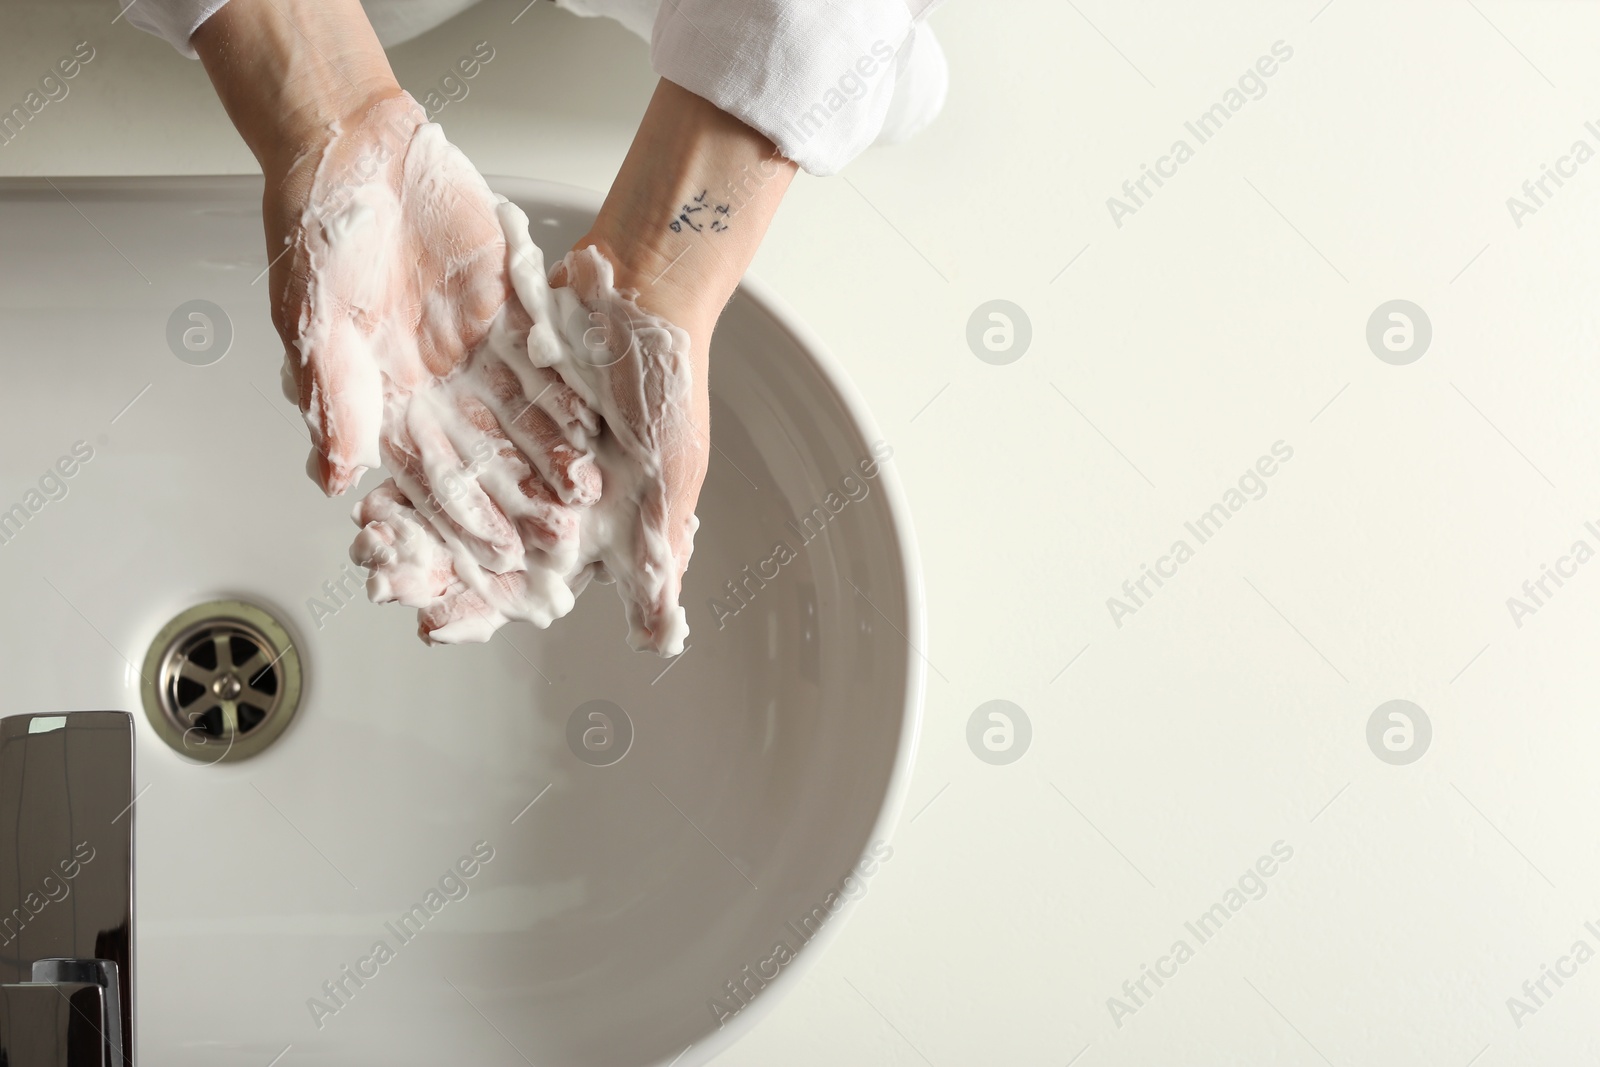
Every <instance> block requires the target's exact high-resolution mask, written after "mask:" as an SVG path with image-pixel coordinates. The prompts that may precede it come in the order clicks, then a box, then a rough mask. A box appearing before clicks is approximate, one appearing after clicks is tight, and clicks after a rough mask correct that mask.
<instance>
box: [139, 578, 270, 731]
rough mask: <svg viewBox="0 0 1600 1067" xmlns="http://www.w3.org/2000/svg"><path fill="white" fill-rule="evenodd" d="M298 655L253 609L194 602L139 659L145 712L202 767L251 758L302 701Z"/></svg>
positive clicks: (227, 603) (251, 606)
mask: <svg viewBox="0 0 1600 1067" xmlns="http://www.w3.org/2000/svg"><path fill="white" fill-rule="evenodd" d="M300 682H301V677H300V654H299V652H298V651H296V649H295V647H294V642H293V641H292V640H290V638H289V633H288V631H287V630H285V629H284V627H283V624H281V623H280V622H278V620H277V619H274V618H273V617H272V616H271V615H268V614H267V613H266V612H265V611H262V610H261V609H260V608H258V607H256V606H255V605H254V604H247V603H245V602H244V601H242V600H218V601H213V602H212V603H209V604H199V605H196V606H195V607H192V608H190V609H189V610H188V611H185V612H183V613H182V614H181V615H179V616H178V617H177V618H175V619H173V620H172V621H171V622H169V623H167V625H166V626H165V627H163V628H162V630H161V632H160V633H159V634H157V635H156V639H155V641H153V642H152V643H151V645H150V651H149V652H148V653H147V654H146V655H145V661H144V682H143V691H144V712H145V715H146V717H147V718H149V720H150V725H151V726H152V727H154V728H155V731H156V733H157V735H159V736H160V738H161V739H162V740H163V741H165V742H166V743H167V744H168V745H170V746H171V747H172V748H174V749H176V750H177V751H178V752H180V753H182V754H183V755H185V756H187V757H189V758H190V759H195V760H200V761H201V762H204V763H220V762H222V761H224V760H241V759H246V758H248V757H250V756H253V755H255V754H256V753H257V752H260V751H261V750H262V749H264V748H266V747H267V746H268V745H270V744H272V742H273V741H275V740H277V738H278V735H279V734H281V733H283V730H284V727H286V726H288V725H289V720H290V719H292V718H294V713H295V709H296V708H297V707H298V706H299V704H300Z"/></svg>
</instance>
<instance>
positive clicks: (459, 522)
mask: <svg viewBox="0 0 1600 1067" xmlns="http://www.w3.org/2000/svg"><path fill="white" fill-rule="evenodd" d="M436 402H437V403H440V404H448V403H450V400H449V398H441V397H431V396H423V395H418V396H415V397H413V398H412V400H411V403H410V405H409V407H408V409H407V411H406V415H405V426H406V430H407V431H408V432H409V439H410V441H411V443H412V444H413V446H414V447H415V450H416V451H415V459H414V461H411V462H408V463H407V465H406V467H407V472H408V473H413V474H414V473H415V472H417V470H418V468H420V474H421V481H422V482H423V484H425V485H426V486H427V489H428V492H427V495H426V497H425V501H424V503H425V506H421V507H420V510H422V511H424V513H425V514H427V515H428V516H429V518H435V516H436V515H439V514H442V515H444V516H448V518H449V520H450V521H451V523H452V524H453V525H454V526H455V528H456V529H458V530H460V531H462V532H463V533H464V534H466V535H467V536H466V537H465V538H464V539H463V540H464V543H466V544H467V545H468V546H469V547H470V548H471V549H472V550H473V552H474V558H475V559H476V560H477V562H478V563H479V565H481V566H483V567H486V568H488V569H489V570H491V571H495V572H497V573H498V572H501V571H512V570H518V569H520V565H521V559H522V551H523V548H522V538H521V536H520V535H519V534H518V533H517V530H516V526H515V524H514V523H512V521H511V520H510V519H509V518H508V517H507V516H506V514H505V512H504V511H502V510H501V508H500V506H499V505H498V504H496V503H495V502H494V501H493V500H492V499H490V497H489V495H488V494H487V493H485V492H484V491H483V487H482V486H480V485H479V484H478V481H477V472H476V471H474V470H471V469H469V468H467V467H466V466H464V465H463V463H462V460H461V456H463V455H472V454H473V452H474V448H475V446H472V445H468V446H467V447H466V448H465V449H463V450H462V451H459V452H458V451H457V449H456V446H455V443H454V442H452V441H451V439H450V434H449V432H448V431H447V430H446V429H445V426H444V424H443V423H444V421H445V420H442V419H441V418H440V417H439V415H437V414H435V411H434V408H433V404H434V403H436ZM458 433H459V431H458ZM476 436H477V437H478V439H479V441H483V440H484V439H485V435H484V434H483V433H482V432H481V431H478V432H477V434H476ZM463 444H466V442H465V441H463ZM403 484H404V483H403V482H402V485H403ZM406 489H407V491H408V492H411V493H413V494H414V493H415V492H416V489H415V488H413V487H411V486H406Z"/></svg>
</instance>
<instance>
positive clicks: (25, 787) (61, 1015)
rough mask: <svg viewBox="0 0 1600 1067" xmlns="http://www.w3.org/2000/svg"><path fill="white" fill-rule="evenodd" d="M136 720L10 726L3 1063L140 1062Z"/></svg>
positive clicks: (3, 721)
mask: <svg viewBox="0 0 1600 1067" xmlns="http://www.w3.org/2000/svg"><path fill="white" fill-rule="evenodd" d="M134 799H135V798H134V795H133V717H132V716H131V715H128V714H127V713H125V712H120V711H75V712H69V713H66V714H59V715H16V716H10V717H7V718H0V1067H133V1062H134V1060H133V802H134Z"/></svg>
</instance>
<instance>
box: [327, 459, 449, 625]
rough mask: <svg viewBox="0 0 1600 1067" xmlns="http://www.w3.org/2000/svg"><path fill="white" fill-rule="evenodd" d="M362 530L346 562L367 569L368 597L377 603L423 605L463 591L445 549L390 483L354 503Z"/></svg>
mask: <svg viewBox="0 0 1600 1067" xmlns="http://www.w3.org/2000/svg"><path fill="white" fill-rule="evenodd" d="M353 517H354V518H355V520H356V522H357V524H359V525H360V526H361V532H360V533H358V534H357V535H356V538H355V541H354V543H352V544H351V546H350V558H351V560H352V561H353V562H355V563H356V564H357V565H359V566H362V567H365V568H367V569H368V577H367V595H368V597H369V598H370V599H371V600H372V602H373V603H375V604H383V603H389V602H393V601H398V602H400V603H402V604H406V605H408V606H410V607H425V606H427V605H429V604H432V603H434V602H436V601H437V600H439V598H441V597H443V596H445V595H446V594H447V593H449V592H450V591H451V590H453V589H458V588H460V587H461V584H462V583H461V581H460V579H459V578H458V576H457V575H456V573H455V565H454V560H453V558H452V556H451V554H450V551H449V548H448V546H446V545H445V544H444V542H443V541H442V540H441V539H440V538H439V536H438V534H437V533H435V532H434V531H433V530H432V529H431V528H430V527H429V526H428V525H427V524H426V523H424V522H422V521H421V520H420V518H419V517H418V516H417V515H416V512H415V510H414V509H413V508H412V506H411V502H410V501H409V500H408V499H407V498H406V496H405V494H404V493H403V492H401V491H400V489H399V487H398V486H396V485H395V483H394V481H393V480H392V479H391V480H389V481H385V482H384V483H383V484H382V485H380V486H378V487H377V488H376V489H374V490H373V491H372V492H371V493H369V494H367V496H366V497H365V498H364V499H362V501H361V502H360V503H359V504H357V505H356V508H355V511H354V516H353Z"/></svg>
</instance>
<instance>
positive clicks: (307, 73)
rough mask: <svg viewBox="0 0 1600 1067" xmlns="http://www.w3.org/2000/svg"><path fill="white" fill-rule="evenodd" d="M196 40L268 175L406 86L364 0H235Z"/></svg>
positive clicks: (232, 114)
mask: <svg viewBox="0 0 1600 1067" xmlns="http://www.w3.org/2000/svg"><path fill="white" fill-rule="evenodd" d="M191 43H192V44H193V46H194V48H195V51H196V52H197V53H198V54H199V56H200V59H201V61H202V63H203V64H204V65H205V68H206V73H207V74H208V75H210V77H211V81H212V83H213V84H214V85H215V86H216V90H217V95H218V96H219V97H220V98H221V100H222V104H223V107H224V108H226V109H227V112H228V117H229V118H230V119H232V120H233V124H234V126H235V128H237V129H238V131H239V134H240V136H241V137H243V138H244V141H245V143H246V144H247V145H248V146H249V148H250V150H251V152H253V153H254V154H255V157H256V161H257V162H258V163H260V164H261V168H262V170H263V172H265V173H268V174H272V173H277V174H282V173H284V172H286V171H287V170H288V169H289V167H290V166H292V164H293V162H294V160H295V159H296V158H297V157H299V156H300V155H302V154H303V153H305V152H306V151H307V150H309V149H311V148H314V147H315V146H317V145H318V144H320V143H322V142H323V141H325V140H326V139H327V136H328V131H329V130H330V129H331V128H332V126H333V125H334V124H336V123H348V122H350V121H352V120H354V119H356V118H359V117H360V116H361V115H364V114H365V113H366V112H367V111H369V110H370V109H371V108H372V107H373V106H374V105H376V104H377V103H379V102H380V101H382V100H383V99H385V98H387V97H390V96H396V95H398V94H399V93H400V92H401V91H402V90H401V89H400V85H399V83H398V82H397V81H396V80H395V77H394V72H393V71H392V70H391V69H390V67H389V61H388V58H387V57H386V56H385V55H384V52H383V47H382V45H380V44H379V43H378V39H377V36H376V35H375V34H374V33H373V32H372V27H371V24H370V23H369V22H368V21H367V18H366V15H365V13H364V12H363V11H362V9H361V5H360V3H359V2H358V0H231V2H229V3H227V4H226V5H224V6H223V7H222V8H221V9H219V10H218V11H217V13H216V14H214V15H212V16H211V18H209V19H207V20H206V21H205V22H204V23H203V24H202V25H201V26H200V28H199V29H198V30H196V31H195V34H194V36H193V38H192V39H191Z"/></svg>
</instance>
